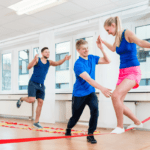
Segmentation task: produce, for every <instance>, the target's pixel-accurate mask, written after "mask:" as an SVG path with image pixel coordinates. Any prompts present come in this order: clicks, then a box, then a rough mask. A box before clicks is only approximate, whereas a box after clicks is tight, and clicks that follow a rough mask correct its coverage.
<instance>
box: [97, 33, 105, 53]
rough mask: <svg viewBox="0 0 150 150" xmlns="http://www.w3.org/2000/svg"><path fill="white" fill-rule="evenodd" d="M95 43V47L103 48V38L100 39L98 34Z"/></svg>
mask: <svg viewBox="0 0 150 150" xmlns="http://www.w3.org/2000/svg"><path fill="white" fill-rule="evenodd" d="M96 43H97V47H98V48H100V49H101V50H103V46H102V43H103V40H102V39H101V37H100V35H99V36H98V38H97V41H96Z"/></svg>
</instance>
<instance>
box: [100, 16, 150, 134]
mask: <svg viewBox="0 0 150 150" xmlns="http://www.w3.org/2000/svg"><path fill="white" fill-rule="evenodd" d="M104 28H105V30H106V31H107V32H108V34H111V35H113V36H116V38H115V42H114V44H113V45H111V44H109V43H107V42H106V41H103V40H102V39H101V38H100V36H99V38H98V40H99V41H100V43H103V44H104V45H106V46H107V48H108V49H110V50H111V51H112V52H115V51H116V52H117V54H119V55H120V69H119V78H118V82H117V86H116V89H115V90H114V92H113V93H112V96H111V98H112V102H113V106H114V109H115V113H116V117H117V127H116V128H115V129H114V130H113V131H112V132H111V133H117V134H120V133H123V132H125V130H124V128H123V114H124V115H126V116H127V117H128V118H130V119H131V120H132V121H133V122H134V124H133V125H130V126H129V127H128V128H132V127H137V128H141V127H143V124H142V123H141V122H140V121H139V120H138V119H137V118H136V116H135V115H134V114H133V113H132V112H131V110H130V109H129V108H127V107H126V106H125V105H124V104H123V101H124V98H125V96H126V94H127V93H128V91H130V90H131V89H132V88H133V89H135V88H137V87H138V86H139V82H140V79H141V70H140V63H139V61H138V58H137V49H136V44H137V45H138V46H140V47H143V48H150V43H148V42H147V41H144V40H140V39H138V38H137V37H136V36H135V34H134V33H133V32H131V31H130V30H123V29H122V27H121V21H120V18H119V17H118V16H116V17H110V18H108V19H107V20H106V21H105V23H104Z"/></svg>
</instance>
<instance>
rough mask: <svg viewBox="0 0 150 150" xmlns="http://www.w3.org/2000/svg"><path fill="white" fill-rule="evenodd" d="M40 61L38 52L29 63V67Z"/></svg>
mask: <svg viewBox="0 0 150 150" xmlns="http://www.w3.org/2000/svg"><path fill="white" fill-rule="evenodd" d="M37 63H38V54H37V55H35V57H34V59H33V60H32V61H31V62H30V63H29V64H28V67H27V69H31V68H32V67H33V66H35V65H36V64H37Z"/></svg>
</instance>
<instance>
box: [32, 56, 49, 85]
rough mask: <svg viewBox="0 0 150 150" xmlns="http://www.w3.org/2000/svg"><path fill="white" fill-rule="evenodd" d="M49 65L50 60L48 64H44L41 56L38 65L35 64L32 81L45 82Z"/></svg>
mask: <svg viewBox="0 0 150 150" xmlns="http://www.w3.org/2000/svg"><path fill="white" fill-rule="evenodd" d="M49 65H50V63H49V61H48V60H47V63H46V64H43V63H42V62H41V59H40V58H39V61H38V63H37V65H35V66H34V70H33V74H32V77H31V79H30V81H33V82H36V83H40V84H44V80H45V78H46V74H47V72H48V69H49Z"/></svg>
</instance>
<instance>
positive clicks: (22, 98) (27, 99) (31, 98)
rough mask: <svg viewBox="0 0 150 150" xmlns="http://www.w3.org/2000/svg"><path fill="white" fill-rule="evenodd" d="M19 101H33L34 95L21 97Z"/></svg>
mask: <svg viewBox="0 0 150 150" xmlns="http://www.w3.org/2000/svg"><path fill="white" fill-rule="evenodd" d="M21 101H26V102H27V103H33V102H35V97H21Z"/></svg>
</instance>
